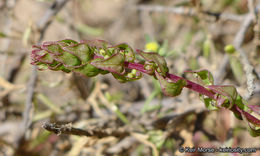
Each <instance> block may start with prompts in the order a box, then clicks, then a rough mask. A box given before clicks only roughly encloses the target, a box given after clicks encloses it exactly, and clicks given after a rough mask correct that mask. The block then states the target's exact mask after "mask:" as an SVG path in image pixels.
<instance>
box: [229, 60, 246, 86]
mask: <svg viewBox="0 0 260 156" xmlns="http://www.w3.org/2000/svg"><path fill="white" fill-rule="evenodd" d="M229 60H230V66H231V69H232V72H233V74H234V76H235V78H236V80H237V81H238V82H239V84H243V82H244V72H243V67H242V64H241V63H240V62H239V60H238V59H237V58H236V57H235V56H230V57H229Z"/></svg>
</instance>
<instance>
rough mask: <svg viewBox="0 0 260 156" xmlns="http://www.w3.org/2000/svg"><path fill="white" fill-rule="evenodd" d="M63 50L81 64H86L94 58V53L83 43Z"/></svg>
mask: <svg viewBox="0 0 260 156" xmlns="http://www.w3.org/2000/svg"><path fill="white" fill-rule="evenodd" d="M63 49H64V50H66V51H68V52H70V53H71V54H74V55H75V56H77V57H78V58H80V60H81V61H82V63H87V62H88V61H90V60H92V59H93V58H94V51H93V50H92V49H90V48H89V46H88V45H87V44H84V43H80V44H77V45H73V46H69V47H64V48H63Z"/></svg>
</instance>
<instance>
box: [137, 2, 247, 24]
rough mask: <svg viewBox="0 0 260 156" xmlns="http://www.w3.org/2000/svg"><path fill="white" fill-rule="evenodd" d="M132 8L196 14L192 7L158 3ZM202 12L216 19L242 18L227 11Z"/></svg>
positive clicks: (184, 14) (242, 17)
mask: <svg viewBox="0 0 260 156" xmlns="http://www.w3.org/2000/svg"><path fill="white" fill-rule="evenodd" d="M132 8H133V9H137V10H142V11H148V12H165V13H172V14H177V15H183V16H196V15H197V12H196V9H193V8H185V7H166V6H160V5H137V6H133V7H132ZM202 13H203V14H205V15H208V16H213V17H215V18H216V20H219V19H221V20H233V21H237V22H241V21H243V19H244V16H241V15H235V14H228V13H213V12H210V11H202Z"/></svg>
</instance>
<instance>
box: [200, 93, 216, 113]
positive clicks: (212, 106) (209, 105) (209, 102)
mask: <svg viewBox="0 0 260 156" xmlns="http://www.w3.org/2000/svg"><path fill="white" fill-rule="evenodd" d="M200 99H201V101H203V102H204V104H205V106H206V107H207V109H208V110H210V111H214V110H218V109H219V108H218V107H217V106H216V101H215V100H213V99H211V98H203V96H202V95H201V96H200Z"/></svg>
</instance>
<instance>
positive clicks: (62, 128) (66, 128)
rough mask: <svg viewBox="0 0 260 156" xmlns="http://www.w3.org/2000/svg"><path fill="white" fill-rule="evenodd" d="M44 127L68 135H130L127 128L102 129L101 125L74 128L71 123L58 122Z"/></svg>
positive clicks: (46, 124) (119, 136)
mask: <svg viewBox="0 0 260 156" xmlns="http://www.w3.org/2000/svg"><path fill="white" fill-rule="evenodd" d="M42 127H43V128H44V129H46V130H47V131H50V132H53V133H55V134H58V135H60V134H68V135H79V136H87V137H97V138H104V137H109V136H114V137H117V138H123V137H126V136H129V135H130V133H129V132H128V131H126V130H125V129H121V130H120V129H108V128H107V129H102V128H99V127H92V128H88V129H86V130H83V129H79V128H74V127H72V125H71V123H70V124H64V125H61V124H56V123H43V125H42Z"/></svg>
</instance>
